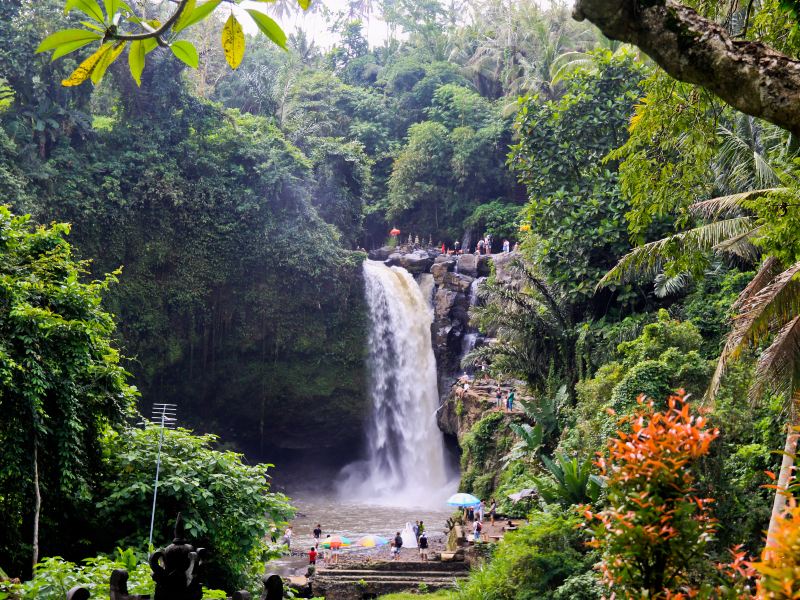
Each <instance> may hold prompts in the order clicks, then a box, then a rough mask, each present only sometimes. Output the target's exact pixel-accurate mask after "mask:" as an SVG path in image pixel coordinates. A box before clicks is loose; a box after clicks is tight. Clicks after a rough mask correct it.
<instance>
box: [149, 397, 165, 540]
mask: <svg viewBox="0 0 800 600" xmlns="http://www.w3.org/2000/svg"><path fill="white" fill-rule="evenodd" d="M165 417H166V407H164V408H163V409H162V412H161V435H160V436H159V438H158V458H156V483H155V486H154V487H153V510H152V511H151V513H150V539H149V540H148V542H147V550H148V552H149V551H150V548H152V547H153V522H154V521H155V518H156V496H157V495H158V474H159V471H161V444H162V443H163V442H164V418H165Z"/></svg>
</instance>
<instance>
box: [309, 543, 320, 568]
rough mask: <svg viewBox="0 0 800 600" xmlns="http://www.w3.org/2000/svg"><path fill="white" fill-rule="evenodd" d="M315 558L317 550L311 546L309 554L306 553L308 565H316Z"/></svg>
mask: <svg viewBox="0 0 800 600" xmlns="http://www.w3.org/2000/svg"><path fill="white" fill-rule="evenodd" d="M317 556H318V553H317V549H316V548H314V547H313V546H312V547H311V550H309V552H308V564H310V565H316V564H317Z"/></svg>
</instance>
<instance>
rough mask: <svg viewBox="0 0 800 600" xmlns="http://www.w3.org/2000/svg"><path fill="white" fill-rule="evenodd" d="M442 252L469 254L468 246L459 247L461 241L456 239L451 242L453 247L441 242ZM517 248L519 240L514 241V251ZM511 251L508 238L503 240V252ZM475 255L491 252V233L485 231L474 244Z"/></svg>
mask: <svg viewBox="0 0 800 600" xmlns="http://www.w3.org/2000/svg"><path fill="white" fill-rule="evenodd" d="M441 250H442V254H449V255H458V254H470V249H469V247H465V248H463V249H462V248H461V242H459V241H458V240H456V241H455V242H453V247H452V248H449V247H448V246H447V245H446V244H445V243H444V242H442V244H441ZM517 250H519V242H515V243H514V250H513V251H514V252H516V251H517ZM509 252H511V242H509V241H508V240H503V254H508V253H509ZM474 254H475V255H476V256H481V255H486V256H488V255H490V254H492V234H491V233H487V234H486V235H485V236H484V237H483V238H481V239H479V240H478V243H477V244H475V252H474Z"/></svg>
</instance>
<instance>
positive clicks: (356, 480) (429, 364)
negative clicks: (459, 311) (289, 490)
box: [339, 261, 455, 507]
mask: <svg viewBox="0 0 800 600" xmlns="http://www.w3.org/2000/svg"><path fill="white" fill-rule="evenodd" d="M364 280H365V288H366V301H367V306H368V312H369V322H370V327H369V336H368V343H369V349H368V358H367V371H368V394H369V399H370V402H371V407H372V412H371V415H370V419H369V422H368V425H367V431H366V435H367V439H366V448H367V457H366V459H365V460H363V461H359V462H357V463H353V464H351V465H349V466H347V467H346V468H345V469H344V471H343V473H342V481H341V484H340V485H339V493H340V496H341V497H346V498H348V499H350V500H357V501H360V502H364V503H370V504H382V505H391V506H418V507H440V506H442V505H443V503H444V500H445V499H446V497H447V496H448V494H449V493H451V492H452V491H454V487H455V483H454V482H452V481H450V478H449V477H448V472H447V471H448V470H447V465H446V458H445V448H444V440H443V436H442V433H441V431H439V428H438V427H437V425H436V417H435V415H436V411H437V408H438V407H439V393H438V389H437V382H436V358H435V357H434V354H433V347H432V344H431V322H432V320H433V309H432V307H431V305H430V299H429V298H426V297H425V296H424V295H423V291H422V290H421V289H420V286H419V285H418V284H417V282H416V281H414V278H413V277H412V276H411V275H410V274H409V273H408V271H406V270H405V269H403V268H400V267H391V268H390V267H387V266H386V265H384V264H383V263H380V262H376V261H366V262H365V263H364ZM425 283H428V282H427V281H425ZM426 287H427V286H426ZM428 294H429V296H430V290H429V291H428Z"/></svg>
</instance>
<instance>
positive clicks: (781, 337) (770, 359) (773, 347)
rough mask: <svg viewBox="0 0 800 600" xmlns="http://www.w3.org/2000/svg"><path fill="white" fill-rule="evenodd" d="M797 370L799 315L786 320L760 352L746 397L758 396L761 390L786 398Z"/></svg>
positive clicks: (799, 343)
mask: <svg viewBox="0 0 800 600" xmlns="http://www.w3.org/2000/svg"><path fill="white" fill-rule="evenodd" d="M799 367H800V315H798V316H796V317H795V318H794V319H792V320H791V321H789V322H788V323H787V324H786V325H784V326H783V328H782V329H781V330H780V331H779V332H778V334H777V335H776V336H775V339H774V340H773V341H772V344H770V345H769V347H768V348H767V349H766V350H764V352H762V353H761V356H760V357H759V358H758V363H757V364H756V375H755V382H754V384H753V386H752V387H751V388H750V398H751V399H755V398H756V397H758V396H760V395H761V394H762V393H763V391H764V389H765V388H770V389H772V390H774V391H775V392H777V393H779V394H781V395H783V396H785V397H790V396H791V395H792V393H793V391H794V388H795V386H796V383H797V373H798V370H799V369H798V368H799Z"/></svg>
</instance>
